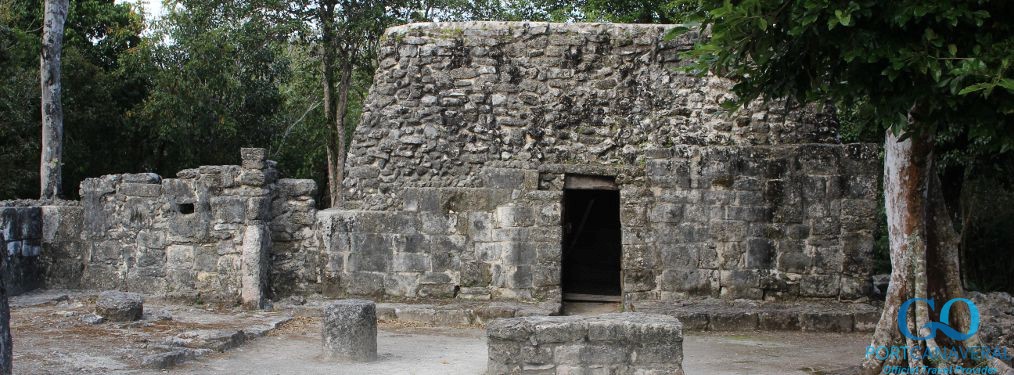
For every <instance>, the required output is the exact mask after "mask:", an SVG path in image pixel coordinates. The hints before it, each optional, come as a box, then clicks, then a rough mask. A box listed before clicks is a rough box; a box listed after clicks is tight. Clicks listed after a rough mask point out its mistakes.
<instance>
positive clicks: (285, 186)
mask: <svg viewBox="0 0 1014 375" xmlns="http://www.w3.org/2000/svg"><path fill="white" fill-rule="evenodd" d="M316 195H317V184H316V183H315V182H314V181H313V180H301V179H289V178H283V179H279V180H278V182H277V183H275V186H274V194H273V195H272V199H271V224H270V229H271V254H270V256H271V259H270V264H269V266H270V267H269V268H270V270H269V273H270V274H269V278H270V281H269V284H270V297H272V298H280V297H287V296H290V295H307V294H314V293H321V288H320V273H321V272H320V271H321V252H320V243H319V241H318V236H317V233H316V223H317V207H316V201H315V200H314V198H313V197H314V196H316Z"/></svg>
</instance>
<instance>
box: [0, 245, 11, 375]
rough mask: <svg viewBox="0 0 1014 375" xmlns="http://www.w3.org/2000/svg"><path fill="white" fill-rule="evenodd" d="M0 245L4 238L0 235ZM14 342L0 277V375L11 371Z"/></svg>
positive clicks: (3, 254)
mask: <svg viewBox="0 0 1014 375" xmlns="http://www.w3.org/2000/svg"><path fill="white" fill-rule="evenodd" d="M0 243H4V236H3V234H2V233H0ZM7 261H8V256H7V249H3V250H0V270H6V269H7V267H8V266H7ZM13 348H14V341H13V339H12V338H11V308H10V305H9V304H8V303H7V285H6V283H4V279H3V277H0V375H9V374H11V371H12V370H13V363H12V361H13V357H14V355H13V353H14V352H13Z"/></svg>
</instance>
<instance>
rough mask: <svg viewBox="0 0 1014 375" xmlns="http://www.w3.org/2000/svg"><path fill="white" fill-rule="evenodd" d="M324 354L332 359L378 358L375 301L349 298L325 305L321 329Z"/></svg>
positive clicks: (369, 359)
mask: <svg viewBox="0 0 1014 375" xmlns="http://www.w3.org/2000/svg"><path fill="white" fill-rule="evenodd" d="M321 338H322V340H323V345H324V357H325V358H327V359H329V360H333V361H353V362H366V361H373V360H375V359H377V306H376V304H374V303H373V301H366V300H358V299H346V300H338V301H335V302H332V303H330V304H328V305H327V306H325V307H324V324H323V329H322V332H321Z"/></svg>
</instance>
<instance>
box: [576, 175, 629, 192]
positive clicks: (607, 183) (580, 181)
mask: <svg viewBox="0 0 1014 375" xmlns="http://www.w3.org/2000/svg"><path fill="white" fill-rule="evenodd" d="M563 188H564V189H567V190H620V188H618V187H617V186H616V177H613V176H592V175H583V174H568V175H566V176H564V179H563Z"/></svg>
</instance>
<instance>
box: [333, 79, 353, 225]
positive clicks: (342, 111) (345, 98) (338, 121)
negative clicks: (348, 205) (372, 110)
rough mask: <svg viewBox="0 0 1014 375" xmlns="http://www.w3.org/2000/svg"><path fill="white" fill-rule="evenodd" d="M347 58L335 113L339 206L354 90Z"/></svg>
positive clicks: (334, 196)
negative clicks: (350, 105)
mask: <svg viewBox="0 0 1014 375" xmlns="http://www.w3.org/2000/svg"><path fill="white" fill-rule="evenodd" d="M350 60H351V59H346V61H345V62H343V63H342V71H341V75H342V76H341V80H339V83H338V105H337V108H336V109H337V110H338V114H337V115H335V133H336V134H338V137H337V143H338V144H337V153H338V155H337V157H336V158H335V167H334V168H335V178H336V179H337V180H338V184H339V186H338V191H337V192H336V193H335V194H334V195H332V199H331V205H332V206H337V205H338V204H340V203H341V201H342V192H341V186H340V184H341V182H342V180H344V179H345V156H346V154H347V151H346V145H347V140H346V139H345V127H346V123H345V117H346V115H347V114H348V112H349V91H351V90H352V69H354V67H353V66H352V63H351V61H350Z"/></svg>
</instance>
